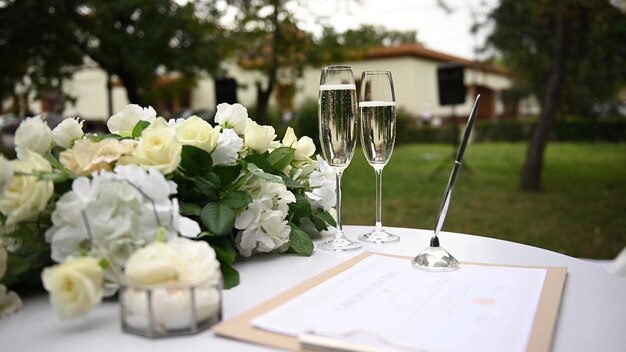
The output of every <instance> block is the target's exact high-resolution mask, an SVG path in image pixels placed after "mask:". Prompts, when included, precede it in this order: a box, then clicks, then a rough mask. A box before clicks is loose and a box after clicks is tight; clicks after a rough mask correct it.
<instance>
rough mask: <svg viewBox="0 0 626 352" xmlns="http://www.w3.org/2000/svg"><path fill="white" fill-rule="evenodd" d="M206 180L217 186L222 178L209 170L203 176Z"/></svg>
mask: <svg viewBox="0 0 626 352" xmlns="http://www.w3.org/2000/svg"><path fill="white" fill-rule="evenodd" d="M204 177H205V178H206V179H207V180H209V181H210V182H211V183H213V184H215V185H217V186H218V187H219V186H220V185H221V184H222V180H221V179H220V177H219V176H218V175H217V174H215V173H214V172H209V173H207V174H206V175H205V176H204Z"/></svg>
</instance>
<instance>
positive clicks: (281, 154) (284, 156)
mask: <svg viewBox="0 0 626 352" xmlns="http://www.w3.org/2000/svg"><path fill="white" fill-rule="evenodd" d="M295 153H296V150H295V149H293V148H290V147H280V148H276V149H274V151H272V152H271V153H270V155H269V156H268V157H267V161H268V162H269V163H270V164H271V165H272V167H273V168H274V170H276V171H281V170H283V169H284V168H285V167H287V165H289V164H290V163H291V160H293V156H294V155H295Z"/></svg>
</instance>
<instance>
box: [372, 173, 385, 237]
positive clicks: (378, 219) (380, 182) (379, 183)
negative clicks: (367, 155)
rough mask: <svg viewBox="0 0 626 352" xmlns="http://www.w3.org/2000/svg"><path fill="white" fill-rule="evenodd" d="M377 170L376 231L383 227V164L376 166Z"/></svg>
mask: <svg viewBox="0 0 626 352" xmlns="http://www.w3.org/2000/svg"><path fill="white" fill-rule="evenodd" d="M374 171H376V232H380V231H382V229H383V209H382V208H383V207H382V203H383V200H382V194H383V166H375V167H374Z"/></svg>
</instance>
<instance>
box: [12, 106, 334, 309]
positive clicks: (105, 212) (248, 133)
mask: <svg viewBox="0 0 626 352" xmlns="http://www.w3.org/2000/svg"><path fill="white" fill-rule="evenodd" d="M215 122H216V125H215V126H212V125H211V124H209V123H208V122H206V121H205V120H203V119H201V118H199V117H197V116H191V117H189V118H187V119H177V120H170V121H166V120H165V119H164V118H162V117H157V116H156V112H155V111H154V109H152V108H151V107H147V108H143V107H140V106H138V105H128V106H126V107H125V108H124V109H123V111H121V112H120V113H118V114H115V115H113V116H111V117H110V119H109V120H108V122H107V127H108V129H109V132H110V133H109V134H104V135H87V134H85V133H84V132H83V130H82V122H81V121H79V120H78V119H65V120H64V121H63V122H62V123H61V124H59V125H58V126H57V127H55V128H54V129H53V130H50V128H48V126H47V125H46V124H45V122H44V121H43V120H42V119H41V118H40V117H33V118H29V119H26V120H25V121H23V122H22V123H21V125H20V126H19V128H18V129H17V131H16V134H15V145H16V154H17V159H16V160H11V161H9V160H7V159H5V158H4V157H2V156H1V155H0V283H2V284H1V285H0V316H1V315H2V314H6V313H11V312H12V311H14V310H16V309H18V308H19V306H20V305H21V302H20V300H19V297H18V296H17V295H16V294H15V293H14V292H11V291H8V290H7V287H9V288H10V287H11V286H13V285H16V284H25V283H29V282H32V281H36V280H39V275H32V273H33V272H39V271H40V270H42V269H43V272H42V274H41V280H42V281H43V284H44V287H45V288H46V289H47V290H48V291H49V292H50V299H51V302H52V304H53V306H54V308H55V309H56V311H57V313H58V315H59V317H61V318H71V317H75V316H78V315H81V314H84V313H85V312H87V311H88V310H89V309H90V308H91V307H92V306H93V305H95V304H97V303H98V302H100V300H101V299H102V297H103V296H106V295H110V294H112V293H114V292H115V291H116V290H117V288H118V285H119V284H120V281H122V280H132V281H133V282H137V283H140V284H146V285H149V284H157V283H173V282H174V283H181V282H183V283H184V282H187V283H192V282H195V281H199V280H200V281H201V280H213V281H217V280H220V279H222V280H223V284H224V287H225V288H229V287H233V286H236V285H237V284H238V283H239V276H238V273H237V272H236V271H235V270H234V269H233V267H232V264H233V263H234V262H235V260H236V258H237V257H238V256H243V257H248V256H251V255H255V254H258V253H283V252H291V253H295V254H298V255H311V253H312V251H313V243H312V241H311V236H312V235H315V234H318V233H319V232H322V231H330V230H332V227H333V226H336V225H335V221H334V219H333V216H332V214H331V212H332V211H333V207H334V205H335V201H336V199H335V175H334V173H333V170H332V168H330V167H329V166H328V164H326V163H325V162H324V160H323V159H321V158H320V157H319V156H317V157H316V158H315V159H314V153H315V145H314V143H313V141H312V140H311V139H310V138H308V137H302V138H299V139H298V138H297V137H296V135H295V134H294V131H293V130H292V129H291V128H288V129H287V132H286V133H285V136H284V138H283V139H282V140H276V137H277V136H276V133H275V130H274V128H272V127H270V126H261V125H258V124H256V123H255V122H254V121H252V120H251V119H250V118H248V114H247V110H246V109H245V108H244V107H243V106H241V105H239V104H234V105H229V104H220V105H219V106H218V107H217V113H216V115H215ZM51 259H52V261H54V262H56V263H57V264H54V265H50V264H52V263H51ZM218 262H219V263H218Z"/></svg>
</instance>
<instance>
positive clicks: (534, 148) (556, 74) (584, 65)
mask: <svg viewBox="0 0 626 352" xmlns="http://www.w3.org/2000/svg"><path fill="white" fill-rule="evenodd" d="M491 18H492V19H493V20H494V24H495V26H494V31H493V33H492V34H491V36H490V37H489V42H490V43H491V44H492V45H493V46H494V47H495V48H496V49H497V50H498V51H499V52H500V53H501V54H502V59H503V61H504V62H505V64H506V65H507V66H508V67H509V68H510V69H511V70H513V71H514V73H515V74H516V76H517V77H519V78H520V79H521V80H522V81H523V83H525V84H527V85H528V86H529V87H530V89H531V91H532V92H533V94H534V95H535V96H536V97H537V98H538V100H539V101H540V102H541V113H540V116H539V121H538V123H537V125H536V127H535V129H534V131H533V134H532V136H531V140H530V143H529V146H528V150H527V155H526V160H525V163H524V167H523V170H522V177H521V187H522V189H524V190H530V191H536V190H539V189H540V188H541V173H542V168H543V155H544V151H545V148H546V145H547V143H548V139H549V135H550V130H551V125H552V123H553V121H554V119H555V118H556V116H557V114H558V113H567V112H574V113H576V112H581V111H589V110H590V108H591V107H592V106H594V105H595V104H599V103H602V102H604V101H605V100H607V99H610V98H613V97H614V96H615V95H616V94H617V90H618V89H619V88H620V87H622V86H623V85H624V83H625V82H626V46H624V45H623V43H625V42H626V16H625V15H624V14H623V13H621V12H619V11H618V10H617V9H616V8H614V7H613V6H611V5H610V4H609V3H608V2H605V1H588V0H566V1H544V0H532V1H530V0H529V1H515V0H502V1H501V2H500V4H499V6H498V7H497V8H495V9H494V10H493V12H492V13H491ZM572 102H576V104H572ZM568 103H569V104H568Z"/></svg>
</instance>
